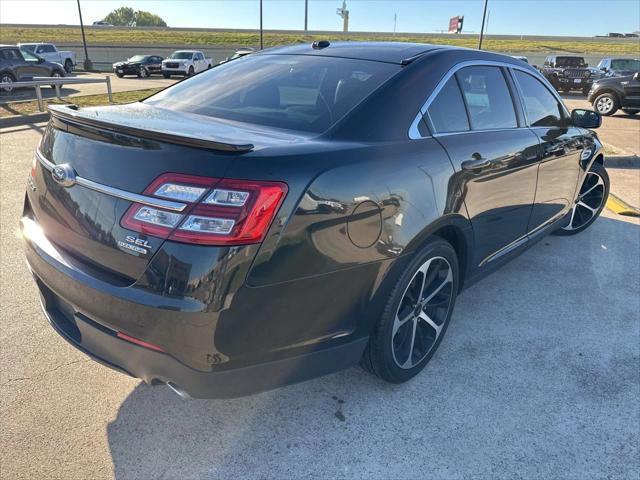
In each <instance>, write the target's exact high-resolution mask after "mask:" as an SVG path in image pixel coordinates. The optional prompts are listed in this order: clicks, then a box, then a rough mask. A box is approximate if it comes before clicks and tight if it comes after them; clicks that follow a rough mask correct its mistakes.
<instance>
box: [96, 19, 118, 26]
mask: <svg viewBox="0 0 640 480" xmlns="http://www.w3.org/2000/svg"><path fill="white" fill-rule="evenodd" d="M93 26H94V27H113V25H112V24H111V23H109V22H105V21H104V20H98V21H96V22H93Z"/></svg>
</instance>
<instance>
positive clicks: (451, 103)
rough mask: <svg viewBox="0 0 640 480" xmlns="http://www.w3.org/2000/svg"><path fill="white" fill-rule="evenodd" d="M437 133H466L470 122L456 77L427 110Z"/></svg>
mask: <svg viewBox="0 0 640 480" xmlns="http://www.w3.org/2000/svg"><path fill="white" fill-rule="evenodd" d="M427 112H428V114H429V118H430V119H431V125H432V126H433V129H434V130H435V133H450V132H464V131H467V130H469V120H468V118H467V112H466V110H465V108H464V100H462V94H461V93H460V88H459V87H458V82H457V80H456V79H455V77H451V78H450V79H449V80H448V81H447V83H445V85H444V87H442V90H440V92H439V93H438V95H437V96H436V98H435V99H434V100H433V101H432V102H431V105H429V108H428V109H427Z"/></svg>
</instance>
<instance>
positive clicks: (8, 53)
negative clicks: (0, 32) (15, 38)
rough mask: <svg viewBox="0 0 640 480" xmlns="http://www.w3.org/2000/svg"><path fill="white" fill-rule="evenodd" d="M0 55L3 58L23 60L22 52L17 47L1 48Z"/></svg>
mask: <svg viewBox="0 0 640 480" xmlns="http://www.w3.org/2000/svg"><path fill="white" fill-rule="evenodd" d="M0 56H1V57H2V59H3V60H14V61H16V60H18V61H22V60H23V58H22V54H21V53H20V51H19V50H18V49H17V48H5V49H3V50H0Z"/></svg>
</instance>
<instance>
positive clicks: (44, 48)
mask: <svg viewBox="0 0 640 480" xmlns="http://www.w3.org/2000/svg"><path fill="white" fill-rule="evenodd" d="M38 52H40V53H53V52H55V49H54V48H53V45H40V48H39V50H38Z"/></svg>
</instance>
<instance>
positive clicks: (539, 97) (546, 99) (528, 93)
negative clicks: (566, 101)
mask: <svg viewBox="0 0 640 480" xmlns="http://www.w3.org/2000/svg"><path fill="white" fill-rule="evenodd" d="M513 73H514V76H515V78H516V81H517V82H518V86H519V87H520V91H521V92H522V99H523V101H524V109H525V112H526V114H527V120H528V121H529V125H531V126H532V127H560V126H562V124H563V122H562V120H563V109H562V106H561V105H560V103H559V102H558V100H556V97H554V96H553V95H552V94H551V92H550V91H549V90H547V87H545V86H544V85H543V84H542V82H541V81H540V80H538V79H537V78H534V77H533V76H531V75H529V74H528V73H525V72H522V71H520V70H514V71H513Z"/></svg>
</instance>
